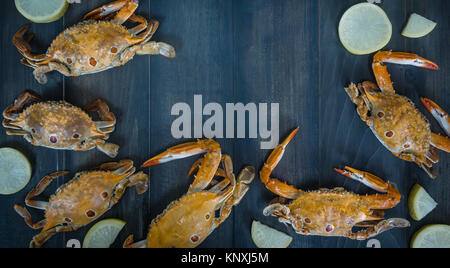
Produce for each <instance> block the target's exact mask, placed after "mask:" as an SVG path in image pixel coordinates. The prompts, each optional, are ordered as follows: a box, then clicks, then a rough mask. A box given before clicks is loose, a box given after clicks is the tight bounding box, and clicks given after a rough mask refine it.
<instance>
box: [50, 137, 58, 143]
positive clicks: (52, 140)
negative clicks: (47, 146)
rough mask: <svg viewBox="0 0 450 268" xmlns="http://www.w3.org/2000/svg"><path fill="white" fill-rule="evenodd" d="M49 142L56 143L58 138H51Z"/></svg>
mask: <svg viewBox="0 0 450 268" xmlns="http://www.w3.org/2000/svg"><path fill="white" fill-rule="evenodd" d="M50 142H51V143H57V142H58V138H56V136H51V137H50Z"/></svg>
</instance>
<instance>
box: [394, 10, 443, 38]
mask: <svg viewBox="0 0 450 268" xmlns="http://www.w3.org/2000/svg"><path fill="white" fill-rule="evenodd" d="M436 25H437V23H436V22H434V21H431V20H429V19H427V18H424V17H422V16H420V15H418V14H416V13H413V14H411V16H410V17H409V20H408V23H407V24H406V26H405V28H404V29H403V32H402V35H403V36H405V37H409V38H420V37H424V36H426V35H428V34H429V33H431V32H432V31H433V30H434V28H435V27H436Z"/></svg>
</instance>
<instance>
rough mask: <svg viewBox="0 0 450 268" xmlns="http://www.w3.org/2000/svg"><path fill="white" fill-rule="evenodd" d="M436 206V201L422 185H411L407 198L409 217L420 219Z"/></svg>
mask: <svg viewBox="0 0 450 268" xmlns="http://www.w3.org/2000/svg"><path fill="white" fill-rule="evenodd" d="M436 206H437V203H436V201H434V200H433V198H432V197H431V196H430V195H429V194H428V193H427V191H425V189H424V188H423V187H422V186H420V185H418V184H416V185H414V186H413V188H412V190H411V192H410V194H409V198H408V207H409V214H410V215H411V218H413V219H414V220H416V221H420V220H421V219H423V218H424V217H425V216H426V215H428V213H430V212H431V211H432V210H433V209H434V208H435V207H436Z"/></svg>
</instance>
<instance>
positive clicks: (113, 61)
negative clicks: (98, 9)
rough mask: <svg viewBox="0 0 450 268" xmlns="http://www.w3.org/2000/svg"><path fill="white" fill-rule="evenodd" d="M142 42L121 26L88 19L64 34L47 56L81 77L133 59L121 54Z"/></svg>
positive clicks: (52, 45) (59, 37)
mask: <svg viewBox="0 0 450 268" xmlns="http://www.w3.org/2000/svg"><path fill="white" fill-rule="evenodd" d="M141 41H142V40H141V39H138V38H133V36H132V34H130V32H129V31H128V29H127V28H125V27H124V26H122V25H120V24H116V23H112V22H108V21H92V20H89V21H84V22H81V23H79V24H78V25H76V26H74V27H71V28H68V29H66V30H65V31H64V32H63V33H61V34H60V35H59V36H58V37H57V38H56V39H55V40H54V41H53V43H52V44H51V46H50V48H49V49H48V52H47V55H48V57H49V58H50V59H51V60H53V61H58V62H61V63H64V64H65V65H66V66H67V68H68V69H70V70H71V71H72V73H73V74H75V75H82V74H88V73H95V72H99V71H102V70H106V69H108V68H112V67H115V66H119V65H121V64H124V63H125V62H126V61H129V60H131V59H132V57H130V58H127V57H123V56H121V55H122V53H123V52H124V51H125V50H126V49H128V48H129V47H130V46H132V45H134V44H137V43H139V42H141ZM133 54H134V53H133ZM133 54H130V55H133ZM122 60H125V62H124V61H122Z"/></svg>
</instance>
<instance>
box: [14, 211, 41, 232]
mask: <svg viewBox="0 0 450 268" xmlns="http://www.w3.org/2000/svg"><path fill="white" fill-rule="evenodd" d="M14 210H15V211H16V212H17V214H19V215H20V216H21V217H22V218H23V219H24V220H25V223H26V224H27V225H28V226H29V227H30V228H33V229H41V228H43V227H44V226H45V225H46V224H47V222H46V220H42V221H40V222H37V223H33V220H32V218H31V215H30V213H29V212H28V210H27V209H26V208H24V207H22V206H19V205H14Z"/></svg>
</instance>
